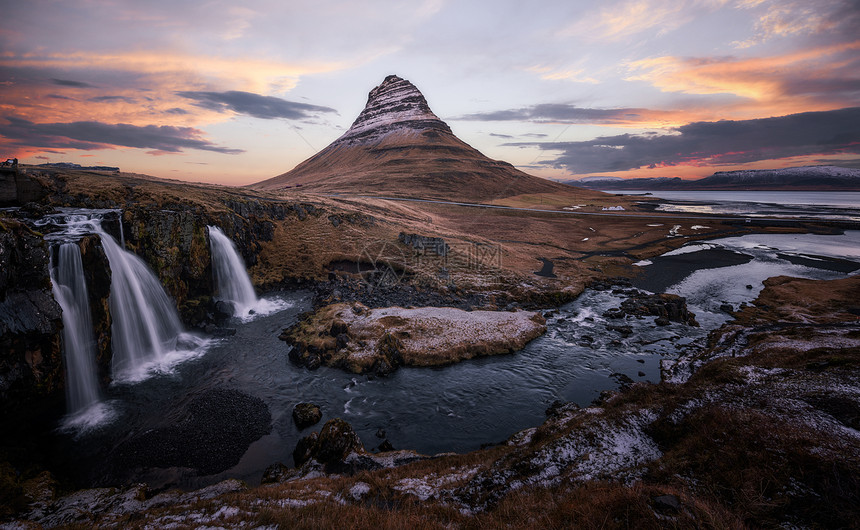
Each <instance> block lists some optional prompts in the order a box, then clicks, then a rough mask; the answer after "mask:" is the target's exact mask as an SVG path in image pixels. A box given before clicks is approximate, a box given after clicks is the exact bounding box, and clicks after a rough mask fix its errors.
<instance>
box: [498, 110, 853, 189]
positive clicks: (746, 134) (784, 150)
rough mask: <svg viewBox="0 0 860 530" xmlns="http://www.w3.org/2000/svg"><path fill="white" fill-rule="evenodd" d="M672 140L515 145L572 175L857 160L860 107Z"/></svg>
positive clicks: (712, 128) (719, 126) (718, 127)
mask: <svg viewBox="0 0 860 530" xmlns="http://www.w3.org/2000/svg"><path fill="white" fill-rule="evenodd" d="M674 132H675V133H676V134H668V135H654V134H649V135H633V134H621V135H617V136H601V137H598V138H595V139H593V140H588V141H584V142H529V143H525V142H519V143H509V144H505V145H512V146H538V147H539V148H541V149H544V150H547V151H560V152H561V153H562V154H561V155H560V156H559V157H558V158H556V159H555V160H553V161H551V162H549V163H548V165H551V166H553V167H558V168H566V169H567V170H569V171H571V172H573V173H579V174H582V173H595V172H604V171H627V170H630V169H638V168H642V167H652V168H653V167H660V166H674V165H679V164H690V165H704V164H707V165H727V164H743V163H750V162H755V161H758V160H772V159H779V158H786V157H791V156H804V155H828V154H860V107H852V108H845V109H839V110H832V111H825V112H805V113H801V114H791V115H788V116H780V117H775V118H763V119H755V120H744V121H717V122H694V123H689V124H687V125H684V126H682V127H678V128H677V129H674Z"/></svg>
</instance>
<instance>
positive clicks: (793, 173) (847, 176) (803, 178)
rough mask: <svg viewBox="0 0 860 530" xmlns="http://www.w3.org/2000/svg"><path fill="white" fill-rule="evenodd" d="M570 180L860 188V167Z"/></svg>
mask: <svg viewBox="0 0 860 530" xmlns="http://www.w3.org/2000/svg"><path fill="white" fill-rule="evenodd" d="M564 182H565V183H566V184H569V185H574V186H579V187H585V188H589V189H613V190H622V189H627V190H640V189H641V190H646V189H657V190H703V191H704V190H714V191H731V190H738V191H741V190H747V191H792V190H793V191H860V169H853V168H845V167H839V166H798V167H790V168H782V169H748V170H736V171H717V172H715V173H714V174H713V175H710V176H708V177H704V178H701V179H696V180H684V179H681V178H680V177H656V178H633V179H617V178H613V177H609V178H606V179H600V178H598V177H585V178H583V179H581V180H567V181H564Z"/></svg>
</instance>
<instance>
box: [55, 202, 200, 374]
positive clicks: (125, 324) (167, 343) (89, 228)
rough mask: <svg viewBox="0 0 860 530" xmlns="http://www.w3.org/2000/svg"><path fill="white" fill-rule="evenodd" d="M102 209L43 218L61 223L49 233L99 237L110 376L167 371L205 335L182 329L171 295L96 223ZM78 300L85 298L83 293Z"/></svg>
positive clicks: (186, 356) (194, 349) (195, 350)
mask: <svg viewBox="0 0 860 530" xmlns="http://www.w3.org/2000/svg"><path fill="white" fill-rule="evenodd" d="M104 213H105V212H104V211H92V212H87V213H64V214H61V215H59V216H52V218H50V219H48V220H46V223H47V222H50V223H53V224H56V225H58V226H61V227H63V229H64V230H63V231H62V232H61V233H59V234H52V235H51V236H52V238H53V239H65V240H68V239H76V238H79V237H80V236H82V235H84V234H88V233H91V234H98V235H99V237H100V238H101V242H102V247H103V248H104V251H105V255H106V256H107V258H108V262H109V264H110V270H111V286H110V302H109V303H110V312H111V349H112V358H111V376H112V378H113V380H114V382H136V381H140V380H142V379H145V378H147V377H149V376H150V375H153V374H154V373H159V372H160V373H164V372H169V371H170V370H171V368H172V367H173V365H175V364H177V363H179V362H181V361H183V360H186V359H189V358H193V357H197V356H199V355H202V354H203V353H204V352H205V349H206V346H207V345H208V344H209V341H208V340H207V339H204V338H202V337H199V336H197V335H193V334H191V333H187V332H185V330H184V328H183V326H182V323H181V322H180V320H179V314H178V312H177V310H176V306H175V305H174V302H173V300H172V299H171V298H170V297H169V296H168V295H167V293H166V292H165V291H164V288H163V287H162V286H161V283H160V281H159V280H158V277H157V276H156V275H155V273H153V272H152V270H151V269H150V268H149V266H147V264H146V263H145V262H144V261H143V260H142V259H140V258H139V257H138V256H136V255H135V254H134V253H132V252H129V251H127V250H125V249H123V248H122V247H120V246H119V245H118V244H117V242H116V240H115V239H114V238H113V237H112V236H111V235H110V234H108V233H107V232H105V231H104V229H102V226H101V217H102V215H103V214H104ZM61 296H62V295H61ZM75 296H76V297H77V295H75ZM82 300H83V302H84V303H86V298H85V297H84V298H83V299H82ZM78 325H79V326H86V327H87V328H88V330H89V331H88V333H89V334H90V336H91V335H92V324H91V323H89V324H85V323H80V322H79V323H78ZM81 333H83V332H82V331H81ZM89 355H90V356H91V357H92V356H93V355H94V354H93V353H90V354H89ZM91 362H93V361H91Z"/></svg>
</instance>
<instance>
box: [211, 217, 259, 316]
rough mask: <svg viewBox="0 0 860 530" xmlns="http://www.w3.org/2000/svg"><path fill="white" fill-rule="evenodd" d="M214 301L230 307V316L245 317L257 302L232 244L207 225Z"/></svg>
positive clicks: (246, 273)
mask: <svg viewBox="0 0 860 530" xmlns="http://www.w3.org/2000/svg"><path fill="white" fill-rule="evenodd" d="M207 228H208V229H209V245H210V248H211V251H212V273H213V275H214V276H215V292H216V298H217V299H219V300H223V301H225V302H230V303H231V304H232V305H233V315H234V316H238V317H242V316H247V315H248V314H249V313H250V312H251V311H253V310H254V309H255V307H256V306H257V305H258V303H259V300H258V299H257V295H256V293H255V292H254V286H253V285H251V278H250V277H248V272H247V271H246V270H245V263H244V262H243V261H242V258H241V256H239V251H238V250H237V249H236V245H234V244H233V241H232V240H231V239H230V238H229V237H227V236H226V234H224V232H223V231H222V230H221V229H220V228H218V227H217V226H208V227H207Z"/></svg>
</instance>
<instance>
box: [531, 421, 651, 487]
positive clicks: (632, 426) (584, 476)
mask: <svg viewBox="0 0 860 530" xmlns="http://www.w3.org/2000/svg"><path fill="white" fill-rule="evenodd" d="M655 419H657V415H656V414H655V413H654V412H652V411H649V410H642V411H639V412H637V413H635V414H630V415H628V416H626V417H625V418H624V419H622V420H621V421H620V422H618V423H614V422H610V421H603V420H601V421H597V422H595V423H594V424H593V425H590V426H589V428H587V429H576V430H574V431H572V432H571V433H570V434H568V435H566V436H563V437H562V438H560V439H559V440H557V441H555V442H552V443H550V444H548V445H547V446H545V447H544V448H542V449H541V450H540V451H538V453H537V454H536V455H535V456H534V457H533V458H532V459H531V466H532V467H533V468H535V469H540V470H541V472H540V473H539V474H538V475H536V476H534V477H531V478H530V479H529V480H527V482H528V483H535V482H536V483H540V484H543V485H547V486H550V485H553V484H555V483H556V482H558V480H559V477H560V476H561V475H562V474H563V475H564V476H565V477H569V478H571V479H573V480H576V481H588V480H594V479H612V480H620V481H622V482H631V481H632V480H634V479H636V478H638V477H639V476H640V475H641V473H642V468H643V465H644V464H647V463H648V462H651V461H653V460H656V459H658V458H660V457H661V456H662V453H661V452H660V449H659V448H658V447H657V444H656V443H655V442H654V440H653V439H651V437H650V436H648V435H647V434H645V432H644V428H645V427H646V426H647V425H649V424H650V423H651V422H653V421H654V420H655Z"/></svg>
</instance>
